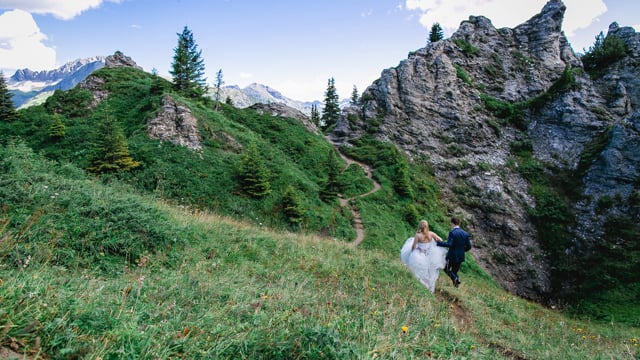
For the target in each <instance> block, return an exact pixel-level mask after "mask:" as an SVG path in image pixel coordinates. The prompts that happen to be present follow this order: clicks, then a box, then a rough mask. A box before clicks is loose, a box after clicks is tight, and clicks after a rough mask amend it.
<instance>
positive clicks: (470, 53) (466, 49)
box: [453, 39, 480, 57]
mask: <svg viewBox="0 0 640 360" xmlns="http://www.w3.org/2000/svg"><path fill="white" fill-rule="evenodd" d="M453 42H454V43H455V44H456V45H458V47H459V48H460V50H462V53H463V54H464V55H465V56H467V57H474V56H478V55H479V54H480V49H478V48H477V47H475V46H473V45H471V44H469V42H467V41H466V40H464V39H455V40H453Z"/></svg>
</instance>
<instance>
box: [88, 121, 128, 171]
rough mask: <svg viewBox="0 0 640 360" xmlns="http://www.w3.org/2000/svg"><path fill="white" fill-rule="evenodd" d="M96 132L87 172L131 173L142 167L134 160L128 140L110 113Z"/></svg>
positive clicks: (99, 124) (100, 123)
mask: <svg viewBox="0 0 640 360" xmlns="http://www.w3.org/2000/svg"><path fill="white" fill-rule="evenodd" d="M96 130H97V133H96V138H95V140H94V141H95V142H94V144H93V153H92V157H91V159H90V162H91V165H90V166H89V167H88V168H87V170H89V171H90V172H93V173H99V174H101V173H109V172H118V171H129V170H132V169H134V168H136V167H138V166H140V162H138V161H135V160H133V158H132V157H131V155H130V154H129V144H127V138H126V137H125V136H124V132H123V131H122V129H121V128H120V126H118V123H117V122H116V121H115V119H113V118H112V117H111V116H109V113H108V111H107V114H106V115H105V117H104V119H102V121H100V122H99V123H98V126H97V129H96Z"/></svg>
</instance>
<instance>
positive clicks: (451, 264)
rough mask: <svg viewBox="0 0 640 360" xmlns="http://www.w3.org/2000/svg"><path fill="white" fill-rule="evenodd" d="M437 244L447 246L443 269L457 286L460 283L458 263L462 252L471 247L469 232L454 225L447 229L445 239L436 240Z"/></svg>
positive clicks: (462, 256)
mask: <svg viewBox="0 0 640 360" xmlns="http://www.w3.org/2000/svg"><path fill="white" fill-rule="evenodd" d="M437 245H438V246H444V247H448V248H449V251H448V252H447V266H446V267H445V268H444V271H445V272H446V273H447V275H449V277H450V278H451V281H453V284H454V285H455V286H456V287H458V285H459V284H460V278H459V277H458V270H460V264H462V262H464V253H465V252H466V251H469V249H471V240H469V234H468V233H467V232H466V231H464V230H462V229H460V227H458V226H456V227H454V228H453V229H451V231H449V236H448V237H447V241H446V242H444V241H443V242H437Z"/></svg>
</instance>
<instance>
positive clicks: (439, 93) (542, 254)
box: [331, 0, 640, 301]
mask: <svg viewBox="0 0 640 360" xmlns="http://www.w3.org/2000/svg"><path fill="white" fill-rule="evenodd" d="M565 10H566V7H565V5H564V4H563V3H562V1H560V0H551V1H549V2H548V3H547V4H546V5H545V6H544V8H543V9H542V11H541V12H540V13H539V14H537V15H535V16H533V17H532V18H531V19H529V20H528V21H527V22H525V23H524V24H522V25H519V26H517V27H515V28H513V29H511V28H501V29H496V28H495V27H494V26H493V25H492V23H491V21H490V20H489V19H487V18H485V17H482V16H471V17H469V20H467V21H464V22H462V23H461V24H460V27H459V29H458V30H457V31H456V32H455V33H454V34H453V35H452V36H451V38H449V39H444V40H441V41H438V42H434V43H431V44H429V45H428V46H427V47H425V48H422V49H419V50H417V51H415V52H412V53H410V54H409V56H408V58H407V59H406V60H403V61H401V62H400V64H399V65H398V66H396V67H393V68H389V69H386V70H384V71H383V72H382V74H381V76H380V78H379V79H378V80H376V81H375V82H374V83H373V84H372V85H371V86H369V87H368V88H367V89H366V90H365V91H364V92H363V94H362V98H361V101H362V103H361V105H360V106H358V107H351V108H348V109H346V110H345V114H344V116H343V117H342V118H341V119H340V121H339V123H338V125H337V127H336V129H335V131H334V132H333V133H332V134H331V138H332V140H334V141H337V142H348V141H349V139H352V138H355V137H359V136H362V135H363V134H365V133H369V134H372V135H374V136H376V137H378V138H379V139H381V140H384V141H390V142H393V143H394V144H396V145H397V146H399V147H400V148H402V149H403V150H404V151H405V152H406V154H407V155H408V156H409V157H412V158H417V157H422V158H427V159H428V161H429V162H430V163H431V164H432V166H433V168H434V171H435V175H436V176H437V178H438V179H440V181H441V187H442V190H443V192H444V193H445V196H446V199H447V202H448V203H449V206H450V208H449V209H448V211H449V213H450V214H457V215H460V216H462V218H463V220H464V222H465V224H466V227H467V228H468V230H469V231H470V232H471V233H472V234H473V237H474V244H475V249H474V250H473V254H474V256H475V258H476V259H477V260H478V262H479V263H480V264H481V265H482V266H483V267H484V268H485V269H486V270H487V271H488V272H489V273H491V274H492V275H493V276H494V277H495V278H496V279H497V280H498V281H499V282H500V283H501V284H502V285H503V287H505V288H506V289H507V290H509V291H511V292H513V293H515V294H518V295H521V296H524V297H527V298H531V299H535V300H539V301H544V300H552V298H553V297H554V296H555V295H556V294H554V292H557V291H558V289H557V288H556V287H554V283H558V282H559V281H558V280H559V279H553V278H552V276H553V274H554V273H553V271H552V268H553V267H554V266H555V264H553V263H550V261H549V259H550V257H549V253H548V251H547V250H546V247H545V246H543V242H544V239H542V238H541V237H542V236H543V235H542V234H539V230H540V226H535V225H534V221H533V219H532V216H531V214H532V212H533V211H535V209H536V207H540V206H541V205H540V204H539V202H540V200H539V198H536V196H534V195H532V194H534V193H535V191H534V190H535V189H532V183H531V181H529V179H530V177H528V176H527V173H526V171H523V166H524V164H523V163H522V162H523V158H522V157H521V156H520V157H519V156H518V154H519V150H518V149H522V148H525V149H528V150H527V151H528V152H527V153H528V154H530V156H531V157H532V158H533V159H534V160H535V161H536V163H539V164H543V165H544V166H542V167H540V168H539V169H536V171H539V172H544V173H548V174H546V175H548V176H553V175H554V174H556V173H562V174H570V175H569V176H570V177H575V176H579V177H580V179H579V181H578V182H577V184H578V186H577V190H576V191H578V192H579V194H578V196H576V197H572V198H571V200H570V201H569V204H570V206H571V207H572V209H573V210H572V211H571V213H572V214H574V215H572V216H573V218H571V219H569V220H568V221H567V224H566V229H562V231H567V232H568V233H571V236H572V238H571V245H567V246H565V248H564V249H563V251H565V252H566V253H567V254H570V252H572V251H573V252H576V253H580V252H581V251H586V250H585V249H588V248H589V246H585V245H588V244H589V243H592V242H593V241H595V240H594V239H599V238H600V236H601V235H602V225H603V221H604V220H603V219H602V217H599V216H596V215H594V214H595V210H594V209H595V208H596V207H597V204H598V199H599V198H600V197H601V196H603V195H605V194H611V196H615V198H616V199H619V200H620V201H619V204H620V205H619V206H617V207H616V205H615V204H614V207H616V208H615V211H619V212H622V213H625V214H629V205H628V204H629V201H627V199H629V198H632V196H633V194H634V191H637V189H638V171H639V170H638V169H639V168H638V163H639V161H638V160H639V159H638V157H639V155H638V154H640V151H638V150H640V149H638V129H639V128H638V124H639V122H638V119H639V118H640V115H637V114H636V115H634V109H635V108H636V107H637V106H638V101H640V98H639V97H638V95H639V94H638V92H640V86H638V85H640V84H638V81H639V80H638V79H640V76H639V75H640V72H639V70H638V67H637V66H636V65H635V64H638V59H640V57H639V56H638V55H639V54H638V51H639V49H640V40H639V39H638V37H639V35H638V34H637V33H635V32H634V31H633V29H631V28H620V27H618V26H617V25H615V24H614V25H612V27H611V28H610V29H609V33H610V34H609V35H612V34H614V35H617V36H620V37H622V38H623V39H624V41H625V43H626V44H627V47H628V48H629V49H631V51H630V52H631V54H630V55H629V56H627V57H626V58H625V60H623V61H620V62H618V63H617V64H615V65H614V66H612V67H611V68H609V69H608V71H607V75H605V76H603V77H602V78H599V79H597V80H593V79H592V78H591V77H590V76H589V75H588V74H587V73H585V72H584V71H583V70H582V67H583V64H582V61H581V59H580V58H579V57H577V56H576V54H575V53H574V51H573V50H572V48H571V46H570V44H569V43H568V41H567V39H566V37H565V36H564V34H563V32H562V21H563V18H564V12H565ZM349 115H351V116H349ZM354 115H355V116H354ZM594 144H599V146H598V147H595V148H596V149H597V151H598V152H597V153H596V154H592V155H591V156H586V154H590V152H592V151H593V149H594ZM523 174H524V175H523ZM533 175H535V173H534V174H533ZM529 176H531V174H529ZM614 193H615V194H614ZM576 199H577V200H576ZM612 211H613V210H612ZM635 220H636V221H637V220H638V219H637V217H636V218H635ZM538 225H539V224H538ZM583 254H584V253H583ZM570 256H572V255H570Z"/></svg>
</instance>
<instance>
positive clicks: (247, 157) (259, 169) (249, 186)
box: [239, 142, 271, 198]
mask: <svg viewBox="0 0 640 360" xmlns="http://www.w3.org/2000/svg"><path fill="white" fill-rule="evenodd" d="M239 178H240V186H241V187H242V191H244V192H245V193H246V194H247V195H249V196H251V197H254V198H262V197H265V196H267V195H268V194H269V193H270V192H271V183H270V182H269V170H268V169H267V166H266V165H265V163H264V160H263V159H262V156H261V155H260V152H259V151H258V147H257V145H256V143H255V142H251V143H250V144H249V145H248V147H247V151H246V152H245V154H244V156H243V157H242V160H241V162H240V174H239Z"/></svg>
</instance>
